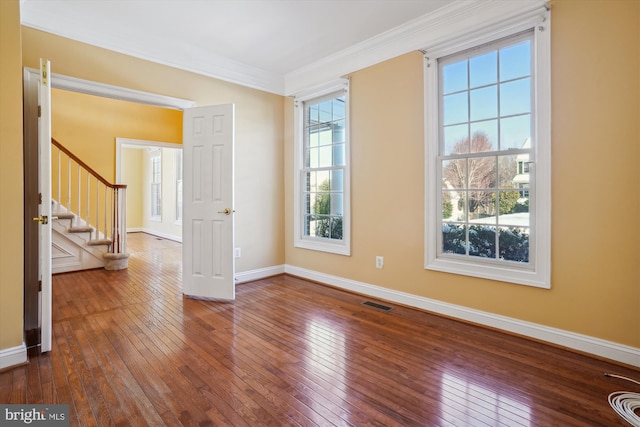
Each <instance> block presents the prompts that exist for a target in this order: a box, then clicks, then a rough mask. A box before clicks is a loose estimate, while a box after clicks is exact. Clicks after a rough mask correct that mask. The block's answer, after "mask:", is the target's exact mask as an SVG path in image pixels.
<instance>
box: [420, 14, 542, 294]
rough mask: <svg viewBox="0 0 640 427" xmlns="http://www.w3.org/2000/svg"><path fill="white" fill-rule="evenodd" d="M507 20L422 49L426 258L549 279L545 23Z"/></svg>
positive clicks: (526, 280)
mask: <svg viewBox="0 0 640 427" xmlns="http://www.w3.org/2000/svg"><path fill="white" fill-rule="evenodd" d="M513 27H518V28H517V32H516V30H510V31H511V32H510V33H505V32H504V31H499V30H496V32H495V33H494V34H485V35H484V36H483V37H479V38H476V39H475V40H469V41H468V42H467V43H466V45H465V43H463V44H459V41H457V42H456V45H455V47H452V48H446V47H443V48H440V49H438V48H435V49H433V52H432V51H430V50H427V53H426V62H427V64H426V65H427V66H426V72H425V76H426V84H425V90H426V93H425V100H426V101H425V102H426V111H427V120H426V123H427V124H426V126H427V128H426V135H427V140H426V144H427V146H426V150H425V151H426V156H427V159H426V161H427V163H426V164H427V165H428V167H427V174H426V178H427V186H426V191H427V195H426V203H427V206H426V220H427V224H426V234H425V254H426V255H425V268H427V269H433V270H439V271H445V272H450V273H457V274H464V275H470V276H477V277H483V278H489V279H495V280H501V281H506V282H512V283H519V284H526V285H531V286H538V287H547V288H548V287H550V285H549V276H550V268H549V265H550V201H551V197H550V156H549V152H550V149H549V147H550V119H549V117H550V96H549V87H550V85H549V71H548V70H549V61H550V59H549V34H548V33H549V25H548V23H544V22H542V23H541V22H535V23H532V22H529V23H525V24H521V25H519V26H518V25H514V26H513ZM513 27H512V28H513ZM476 37H477V35H476ZM463 45H464V46H463Z"/></svg>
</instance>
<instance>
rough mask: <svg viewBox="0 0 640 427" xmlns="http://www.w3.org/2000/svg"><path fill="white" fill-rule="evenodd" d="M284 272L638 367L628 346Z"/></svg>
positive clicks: (639, 357)
mask: <svg viewBox="0 0 640 427" xmlns="http://www.w3.org/2000/svg"><path fill="white" fill-rule="evenodd" d="M285 273H287V274H291V275H295V276H299V277H303V278H305V279H308V280H313V281H315V282H319V283H325V284H328V285H331V286H335V287H337V288H342V289H345V290H348V291H351V292H355V293H359V294H363V295H367V296H370V297H375V298H379V299H381V300H385V301H389V302H395V303H398V304H403V305H407V306H410V307H415V308H419V309H421V310H426V311H430V312H433V313H437V314H442V315H445V316H449V317H453V318H456V319H460V320H464V321H468V322H472V323H477V324H480V325H484V326H488V327H491V328H496V329H500V330H503V331H507V332H512V333H515V334H518V335H523V336H525V337H529V338H533V339H536V340H541V341H545V342H548V343H551V344H556V345H559V346H562V347H566V348H569V349H573V350H577V351H581V352H585V353H589V354H592V355H594V356H598V357H603V358H606V359H610V360H614V361H617V362H620V363H624V364H627V365H631V366H637V367H640V348H636V347H631V346H627V345H623V344H618V343H615V342H611V341H607V340H603V339H600V338H595V337H591V336H588V335H582V334H578V333H575V332H570V331H565V330H562V329H557V328H552V327H549V326H544V325H540V324H537V323H532V322H526V321H524V320H519V319H514V318H511V317H507V316H501V315H499V314H493V313H488V312H486V311H481V310H475V309H472V308H468V307H463V306H460V305H456V304H450V303H446V302H442V301H438V300H434V299H430V298H425V297H421V296H417V295H411V294H407V293H405V292H400V291H395V290H392V289H387V288H383V287H380V286H376V285H371V284H369V283H364V282H358V281H356V280H351V279H345V278H342V277H338V276H332V275H330V274H325V273H321V272H319V271H313V270H308V269H305V268H301V267H296V266H293V265H285Z"/></svg>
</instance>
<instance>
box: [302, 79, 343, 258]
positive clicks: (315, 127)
mask: <svg viewBox="0 0 640 427" xmlns="http://www.w3.org/2000/svg"><path fill="white" fill-rule="evenodd" d="M348 111H349V109H348V91H347V90H346V89H343V88H341V89H339V90H337V91H332V92H330V93H327V94H324V95H321V96H313V97H309V98H303V99H299V100H297V101H296V129H297V132H296V136H297V138H296V161H295V164H296V175H295V176H296V181H295V187H296V200H295V209H296V213H295V219H296V220H295V227H296V233H295V245H296V246H297V247H303V248H307V249H315V250H320V251H326V252H333V253H339V254H343V255H349V253H350V247H349V164H348V163H349V154H348V153H349V147H348V144H349V143H348V139H349V138H348V135H349V133H348V122H349V118H348Z"/></svg>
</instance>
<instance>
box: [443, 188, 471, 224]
mask: <svg viewBox="0 0 640 427" xmlns="http://www.w3.org/2000/svg"><path fill="white" fill-rule="evenodd" d="M465 208H466V203H465V192H464V191H446V190H445V191H443V192H442V220H443V221H458V222H461V221H466V220H467V216H466V212H465Z"/></svg>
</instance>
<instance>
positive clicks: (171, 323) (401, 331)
mask: <svg viewBox="0 0 640 427" xmlns="http://www.w3.org/2000/svg"><path fill="white" fill-rule="evenodd" d="M129 237H130V238H129V251H130V253H131V257H130V259H129V268H128V269H127V270H124V271H106V270H101V269H96V270H89V271H85V272H78V273H66V274H60V275H56V276H54V278H53V348H52V351H51V352H50V353H47V354H38V353H37V352H35V351H32V350H30V352H29V359H30V360H29V364H28V365H27V366H22V367H17V368H14V369H12V370H7V371H4V372H0V402H3V403H46V404H51V403H66V404H69V405H70V424H71V425H72V426H79V425H83V426H84V425H89V426H90V425H96V426H105V425H113V426H160V425H167V426H177V425H189V426H191V425H193V426H247V427H249V426H251V427H253V426H261V425H265V426H267V425H272V426H331V425H340V426H411V425H415V426H462V427H468V426H618V425H619V426H623V425H624V422H623V421H622V420H621V419H620V418H618V416H617V415H616V414H615V413H614V412H613V410H612V409H611V408H610V407H609V405H608V402H607V396H608V394H609V393H611V392H613V391H618V390H623V389H627V388H628V387H629V384H625V383H624V382H622V381H620V380H615V379H611V378H607V377H605V376H604V375H603V374H604V372H613V373H617V374H620V375H625V376H628V377H631V378H636V379H640V370H637V369H632V368H630V367H628V366H621V365H617V364H615V363H610V362H608V361H604V360H599V359H595V358H591V357H589V356H587V355H584V354H577V353H575V352H571V351H567V350H564V349H560V348H557V347H553V346H550V345H546V344H544V343H541V342H536V341H532V340H529V339H526V338H523V337H518V336H514V335H510V334H505V333H502V332H500V331H496V330H492V329H487V328H484V327H480V326H477V325H472V324H468V323H464V322H459V321H456V320H453V319H449V318H446V317H442V316H437V315H433V314H430V313H425V312H422V311H419V310H414V309H411V308H408V307H403V306H398V305H394V304H390V303H386V302H384V301H376V300H373V301H374V302H378V303H382V304H386V305H389V306H391V307H392V310H391V311H389V312H383V311H380V310H376V309H374V308H371V307H367V306H365V305H363V304H362V303H363V302H364V301H366V300H368V298H367V297H364V296H362V295H356V294H353V293H349V292H344V291H341V290H338V289H334V288H331V287H328V286H322V285H319V284H316V283H312V282H309V281H306V280H303V279H300V278H296V277H292V276H286V275H281V276H276V277H272V278H268V279H262V280H257V281H254V282H251V283H245V284H241V285H238V286H237V288H236V296H237V297H236V300H235V301H233V302H213V301H203V300H195V299H189V298H185V297H184V296H183V295H182V293H181V285H180V278H181V274H182V266H181V245H180V244H179V243H176V242H173V241H169V240H165V239H158V238H155V237H152V236H149V235H146V234H143V233H134V234H131V235H130V236H129Z"/></svg>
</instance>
